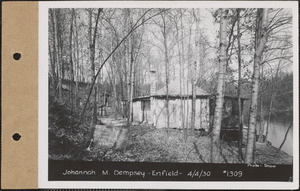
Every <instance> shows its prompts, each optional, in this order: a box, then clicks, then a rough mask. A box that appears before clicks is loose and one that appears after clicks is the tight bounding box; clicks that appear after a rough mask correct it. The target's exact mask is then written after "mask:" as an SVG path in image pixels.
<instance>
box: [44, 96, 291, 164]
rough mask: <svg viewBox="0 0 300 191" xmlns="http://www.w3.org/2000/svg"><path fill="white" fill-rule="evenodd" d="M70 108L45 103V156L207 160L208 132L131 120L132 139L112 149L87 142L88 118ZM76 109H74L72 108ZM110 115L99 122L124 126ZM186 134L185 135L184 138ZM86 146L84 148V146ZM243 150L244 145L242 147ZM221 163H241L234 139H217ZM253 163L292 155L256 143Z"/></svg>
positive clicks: (279, 160) (283, 161)
mask: <svg viewBox="0 0 300 191" xmlns="http://www.w3.org/2000/svg"><path fill="white" fill-rule="evenodd" d="M70 111H71V110H70V108H69V107H66V105H65V104H63V103H60V102H57V101H55V100H54V101H52V102H50V104H49V159H53V160H65V159H71V160H87V161H124V162H125V161H128V162H179V163H209V162H210V149H211V140H210V134H208V133H206V132H203V131H198V130H197V131H189V132H187V133H186V136H184V134H185V133H184V131H183V130H179V129H170V130H169V132H168V131H167V129H156V128H155V127H153V126H151V125H147V124H138V123H134V125H133V130H132V139H131V140H128V141H127V144H126V147H125V148H124V149H112V148H107V147H104V146H100V145H97V144H95V143H94V144H91V142H90V138H89V137H90V136H89V131H90V129H91V128H90V125H91V123H90V119H89V118H86V120H84V121H83V123H82V124H80V125H78V126H76V121H75V120H74V118H79V113H78V112H77V113H76V112H74V113H73V118H71V117H70V116H69V114H70V113H72V112H70ZM74 111H76V110H74ZM118 117H119V119H118V120H113V115H112V114H110V116H105V117H101V118H99V122H100V121H101V122H103V123H104V125H105V124H109V125H110V126H112V127H115V126H119V128H120V127H121V128H125V127H124V126H126V123H127V122H126V119H122V118H121V116H118ZM185 137H186V139H185ZM88 147H89V149H88V150H87V149H86V148H88ZM242 150H243V152H245V146H244V147H243V149H242ZM220 151H221V154H220V155H219V157H218V156H214V157H218V160H219V161H220V162H221V163H242V162H243V161H241V160H240V159H239V157H238V148H237V144H236V143H235V142H231V143H228V142H225V141H221V149H220ZM255 163H257V164H292V156H290V155H288V154H286V153H285V152H283V151H277V149H276V148H274V147H273V146H271V145H269V144H268V145H266V144H259V143H257V144H256V151H255Z"/></svg>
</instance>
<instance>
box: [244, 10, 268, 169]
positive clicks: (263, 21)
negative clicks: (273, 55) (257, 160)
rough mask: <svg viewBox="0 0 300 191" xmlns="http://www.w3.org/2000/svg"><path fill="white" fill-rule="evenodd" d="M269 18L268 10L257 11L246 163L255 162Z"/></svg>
mask: <svg viewBox="0 0 300 191" xmlns="http://www.w3.org/2000/svg"><path fill="white" fill-rule="evenodd" d="M267 16H268V9H258V10H257V22H256V25H257V26H256V39H255V54H254V64H253V65H254V66H253V68H254V69H253V77H252V95H251V106H250V117H249V128H248V140H247V148H246V157H245V162H246V163H253V162H254V146H255V136H256V135H255V128H256V123H257V98H258V87H259V70H260V64H261V57H262V53H263V49H264V46H265V43H266V41H267V36H266V35H267V33H266V27H267Z"/></svg>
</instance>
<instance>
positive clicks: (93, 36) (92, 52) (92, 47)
mask: <svg viewBox="0 0 300 191" xmlns="http://www.w3.org/2000/svg"><path fill="white" fill-rule="evenodd" d="M101 11H102V9H98V13H97V17H96V23H95V28H94V33H93V34H92V16H93V11H92V9H89V47H90V64H91V77H92V79H95V78H96V74H95V46H96V36H97V29H98V21H99V17H100V13H101ZM93 91H94V103H93V120H92V121H93V124H92V132H93V131H94V129H95V124H97V99H96V98H97V87H96V86H94V90H93Z"/></svg>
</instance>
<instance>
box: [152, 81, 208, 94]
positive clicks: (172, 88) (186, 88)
mask: <svg viewBox="0 0 300 191" xmlns="http://www.w3.org/2000/svg"><path fill="white" fill-rule="evenodd" d="M154 95H155V96H165V95H167V87H166V86H165V87H163V88H161V89H159V90H157V92H156V93H154ZM168 95H169V96H176V97H177V96H178V97H181V96H191V95H192V84H190V83H189V84H188V85H182V87H181V88H180V82H177V81H172V82H171V83H170V84H169V85H168ZM196 96H209V94H208V93H207V92H206V91H205V90H203V89H201V88H199V87H197V86H196Z"/></svg>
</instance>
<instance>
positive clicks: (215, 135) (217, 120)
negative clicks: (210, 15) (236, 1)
mask: <svg viewBox="0 0 300 191" xmlns="http://www.w3.org/2000/svg"><path fill="white" fill-rule="evenodd" d="M226 27H227V10H224V9H222V13H221V21H220V58H219V76H218V87H217V98H216V108H215V113H214V123H213V124H214V127H213V131H212V147H211V157H210V161H211V162H212V163H219V162H220V161H219V155H220V153H219V149H220V148H219V147H220V132H221V121H222V112H223V102H224V82H225V71H226V69H225V67H226V60H227V58H226V47H227V42H226V40H227V38H226V36H227V35H226Z"/></svg>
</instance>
